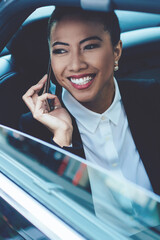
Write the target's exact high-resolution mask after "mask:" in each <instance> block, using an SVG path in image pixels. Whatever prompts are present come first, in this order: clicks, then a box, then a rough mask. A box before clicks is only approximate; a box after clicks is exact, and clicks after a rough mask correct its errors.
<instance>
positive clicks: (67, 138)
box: [53, 126, 73, 147]
mask: <svg viewBox="0 0 160 240" xmlns="http://www.w3.org/2000/svg"><path fill="white" fill-rule="evenodd" d="M72 133H73V127H72V126H71V127H69V128H66V129H60V130H58V131H56V132H55V133H54V137H53V141H54V142H55V143H56V144H58V145H59V146H60V147H68V146H70V145H71V144H72Z"/></svg>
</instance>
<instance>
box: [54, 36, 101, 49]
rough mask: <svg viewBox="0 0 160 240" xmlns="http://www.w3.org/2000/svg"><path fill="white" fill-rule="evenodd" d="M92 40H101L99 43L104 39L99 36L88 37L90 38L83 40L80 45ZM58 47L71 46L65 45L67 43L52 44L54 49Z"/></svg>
mask: <svg viewBox="0 0 160 240" xmlns="http://www.w3.org/2000/svg"><path fill="white" fill-rule="evenodd" d="M90 40H99V41H102V39H101V38H100V37H98V36H92V37H88V38H85V39H83V40H81V41H80V44H82V43H84V42H87V41H90ZM56 45H65V46H69V44H68V43H65V42H54V43H53V44H52V47H54V46H56Z"/></svg>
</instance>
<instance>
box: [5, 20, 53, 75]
mask: <svg viewBox="0 0 160 240" xmlns="http://www.w3.org/2000/svg"><path fill="white" fill-rule="evenodd" d="M47 24H48V18H46V19H44V18H43V19H41V20H38V21H34V22H32V23H31V24H27V25H26V24H24V25H22V26H21V28H20V29H19V31H18V32H17V33H16V34H15V35H14V37H13V38H12V39H11V41H10V42H9V44H8V45H7V48H8V50H9V51H10V53H11V55H12V56H13V57H14V59H15V62H16V63H17V64H18V67H20V68H23V70H26V71H29V72H31V73H32V74H33V73H35V72H36V73H38V74H39V76H42V75H43V74H45V73H46V71H47V66H48V60H49V49H48V41H47Z"/></svg>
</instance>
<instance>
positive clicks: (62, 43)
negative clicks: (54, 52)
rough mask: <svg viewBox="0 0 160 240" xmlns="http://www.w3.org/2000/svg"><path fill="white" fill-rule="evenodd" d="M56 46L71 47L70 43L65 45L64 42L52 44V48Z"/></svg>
mask: <svg viewBox="0 0 160 240" xmlns="http://www.w3.org/2000/svg"><path fill="white" fill-rule="evenodd" d="M56 45H65V46H69V44H68V43H64V42H54V43H53V44H52V47H54V46H56Z"/></svg>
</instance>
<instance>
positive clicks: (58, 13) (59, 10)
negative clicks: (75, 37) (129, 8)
mask: <svg viewBox="0 0 160 240" xmlns="http://www.w3.org/2000/svg"><path fill="white" fill-rule="evenodd" d="M65 16H83V19H84V20H96V21H99V22H100V23H102V24H103V25H104V30H105V31H108V32H109V33H110V36H111V42H112V45H113V47H114V46H116V45H117V43H118V42H119V40H120V26H119V21H118V18H117V16H116V14H115V13H114V11H112V12H97V11H88V10H83V9H82V8H79V7H56V8H55V10H54V11H53V13H52V15H51V17H50V19H49V22H48V40H50V34H51V29H52V26H53V25H54V24H55V23H56V22H58V21H60V20H61V19H62V18H63V17H65Z"/></svg>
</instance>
